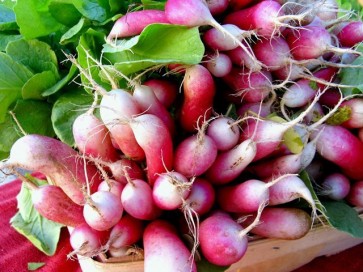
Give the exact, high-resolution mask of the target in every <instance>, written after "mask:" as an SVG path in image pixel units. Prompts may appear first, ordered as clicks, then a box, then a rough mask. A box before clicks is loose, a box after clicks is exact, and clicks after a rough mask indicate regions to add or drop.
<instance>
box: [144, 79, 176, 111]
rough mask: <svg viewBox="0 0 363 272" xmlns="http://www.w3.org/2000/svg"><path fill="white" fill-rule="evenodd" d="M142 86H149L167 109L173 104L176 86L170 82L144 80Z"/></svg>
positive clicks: (164, 80) (165, 80)
mask: <svg viewBox="0 0 363 272" xmlns="http://www.w3.org/2000/svg"><path fill="white" fill-rule="evenodd" d="M143 85H145V86H149V87H150V88H151V90H152V91H153V92H154V93H155V95H156V97H157V98H158V99H159V101H160V102H161V103H162V104H163V105H164V107H165V108H167V109H168V108H170V106H171V105H172V104H173V103H174V101H175V99H176V97H177V94H178V86H177V84H176V83H174V82H173V81H171V80H167V79H160V78H152V79H148V80H146V81H145V82H144V83H143Z"/></svg>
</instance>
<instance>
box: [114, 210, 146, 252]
mask: <svg viewBox="0 0 363 272" xmlns="http://www.w3.org/2000/svg"><path fill="white" fill-rule="evenodd" d="M143 225H144V224H143V222H142V221H141V220H139V219H136V218H134V217H132V216H130V215H129V214H125V215H124V216H122V218H121V219H120V221H118V222H117V224H116V225H114V226H113V227H112V229H111V231H110V236H109V240H108V242H107V245H108V247H109V248H113V249H116V248H122V247H126V246H132V245H133V244H135V243H136V242H138V241H139V240H141V238H142V235H143V232H144V226H143Z"/></svg>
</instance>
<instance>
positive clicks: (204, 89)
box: [167, 2, 216, 132]
mask: <svg viewBox="0 0 363 272" xmlns="http://www.w3.org/2000/svg"><path fill="white" fill-rule="evenodd" d="M167 3H168V2H167ZM183 90H184V93H183V94H184V96H183V103H182V105H181V109H180V116H179V122H180V124H181V127H182V128H183V129H184V130H186V131H188V132H194V131H195V130H196V129H197V128H198V127H200V126H201V124H202V122H203V120H208V119H209V117H210V116H211V114H212V107H213V102H214V101H213V100H214V96H215V92H216V90H215V82H214V79H213V76H212V75H211V73H210V72H209V71H208V69H207V68H205V67H204V66H202V65H200V64H196V65H193V66H190V67H188V68H187V69H186V72H185V75H184V81H183Z"/></svg>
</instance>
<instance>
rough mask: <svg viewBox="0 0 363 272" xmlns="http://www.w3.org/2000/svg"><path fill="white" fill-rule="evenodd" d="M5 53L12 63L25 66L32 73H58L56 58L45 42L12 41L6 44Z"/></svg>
mask: <svg viewBox="0 0 363 272" xmlns="http://www.w3.org/2000/svg"><path fill="white" fill-rule="evenodd" d="M6 53H7V54H8V55H9V56H10V57H11V58H12V59H13V60H14V61H16V62H19V63H21V64H23V65H25V66H27V67H28V68H29V69H31V70H32V71H33V73H41V72H43V71H47V70H51V71H54V72H55V73H56V74H57V73H58V72H57V67H58V61H57V56H56V54H55V53H54V51H53V50H52V48H51V47H50V46H49V45H48V44H46V43H45V42H41V41H38V40H29V41H27V40H24V39H21V40H17V41H13V42H11V43H9V44H8V46H7V48H6Z"/></svg>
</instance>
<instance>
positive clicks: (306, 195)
mask: <svg viewBox="0 0 363 272" xmlns="http://www.w3.org/2000/svg"><path fill="white" fill-rule="evenodd" d="M269 194H270V195H269V201H268V204H269V206H274V205H279V204H285V203H288V202H291V201H293V200H295V199H299V198H302V199H304V200H306V202H307V203H309V205H310V206H311V209H312V215H313V218H315V216H316V212H317V207H316V204H315V200H314V198H313V196H312V194H311V192H310V190H309V188H308V187H307V186H306V185H305V183H304V182H303V181H302V180H301V179H300V178H299V177H298V176H296V175H286V176H283V177H281V180H280V181H279V182H277V183H274V184H273V185H272V186H271V187H270V188H269Z"/></svg>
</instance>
